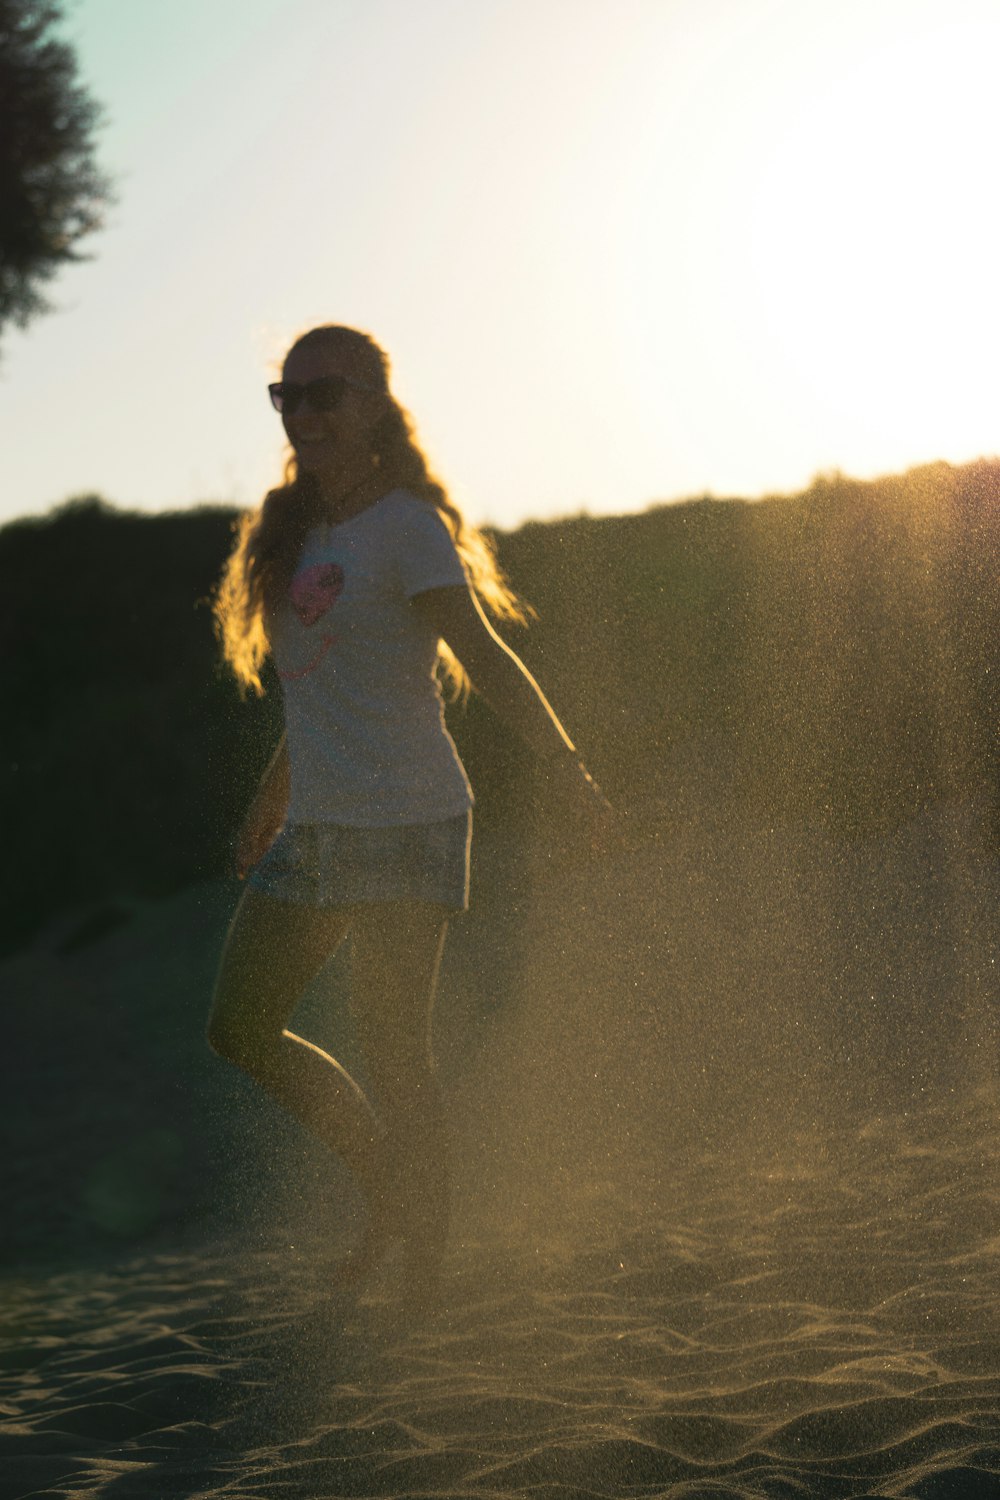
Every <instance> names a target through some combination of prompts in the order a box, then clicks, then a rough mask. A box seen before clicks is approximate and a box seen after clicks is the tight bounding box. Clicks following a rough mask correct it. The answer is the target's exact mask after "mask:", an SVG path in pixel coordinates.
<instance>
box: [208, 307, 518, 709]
mask: <svg viewBox="0 0 1000 1500" xmlns="http://www.w3.org/2000/svg"><path fill="white" fill-rule="evenodd" d="M312 346H324V347H327V348H330V349H332V350H336V352H337V353H338V354H345V355H346V356H347V357H348V359H349V361H350V363H351V365H352V367H353V368H354V369H355V370H356V372H357V376H358V378H359V379H360V380H362V381H364V383H365V384H366V385H368V386H370V387H371V388H372V389H374V390H377V391H379V392H380V393H381V394H382V395H383V396H384V398H385V402H386V407H385V411H384V413H383V415H382V417H381V418H380V419H379V421H378V423H377V424H376V427H375V429H374V432H373V435H372V450H373V451H372V457H373V462H374V463H375V464H377V466H378V470H379V473H380V475H381V476H382V477H383V478H384V480H385V490H386V492H388V491H389V490H391V489H405V490H409V491H410V493H411V494H414V495H417V496H419V497H420V499H422V500H426V501H427V503H428V504H429V505H433V506H434V508H435V509H436V510H437V511H438V512H439V513H440V515H441V517H442V519H443V521H444V523H445V525H446V526H447V527H448V530H449V531H450V532H451V535H452V538H453V540H454V542H455V547H456V550H457V551H458V554H459V556H460V557H461V559H462V561H463V563H464V564H465V569H466V572H467V574H468V576H469V580H470V583H471V584H472V587H473V589H474V590H475V592H476V595H477V596H478V598H479V599H480V601H481V602H482V603H483V605H485V607H486V608H487V609H488V610H489V611H490V612H491V613H492V614H493V615H495V616H496V617H498V618H501V619H508V620H516V621H518V622H519V623H521V624H525V623H526V621H527V617H528V614H529V613H530V610H529V608H528V606H527V605H525V604H524V603H523V602H522V601H521V600H520V599H519V598H518V597H517V595H516V594H515V593H514V591H513V589H512V588H511V586H510V584H509V583H508V582H507V580H506V578H505V577H504V576H503V574H502V573H501V571H500V568H499V566H498V564H497V559H496V554H495V552H494V549H493V545H492V542H491V541H490V539H489V538H488V537H487V536H485V535H484V534H483V533H482V532H481V531H479V530H478V529H477V528H476V527H475V526H472V525H470V524H469V522H468V521H466V520H465V518H464V517H463V515H462V513H461V511H460V510H459V508H458V506H457V505H455V504H454V502H453V501H452V500H451V499H450V498H449V496H448V494H447V492H446V490H445V488H444V486H443V485H442V484H441V483H440V481H439V480H438V479H436V478H435V477H434V475H433V474H432V473H431V472H430V470H429V468H428V466H427V460H426V458H425V457H424V455H423V453H422V452H421V449H420V446H419V444H418V442H417V437H416V432H415V429H414V426H413V422H412V420H411V418H410V417H409V415H408V413H407V412H405V411H404V410H403V408H402V407H401V406H400V405H399V403H398V402H397V401H396V400H395V398H394V397H393V395H392V393H391V391H390V389H389V371H390V367H389V359H388V356H387V355H386V353H385V351H384V350H382V349H381V348H379V346H378V344H377V343H376V342H375V340H374V339H372V338H371V337H369V335H368V334H366V333H361V332H359V331H358V330H357V329H354V328H344V327H341V326H340V325H337V324H328V325H323V326H320V327H318V328H312V329H310V330H309V331H308V333H304V334H302V335H301V337H300V338H298V339H296V341H295V343H294V344H293V345H292V348H293V349H302V348H307V347H312ZM289 353H291V350H290V351H289ZM322 519H323V514H322V496H321V494H320V489H319V485H318V484H317V482H316V480H315V479H314V478H313V476H312V475H310V474H306V473H300V472H299V469H298V465H297V463H296V460H295V455H294V453H292V454H291V455H290V456H289V457H288V459H287V460H286V463H285V476H284V483H283V484H280V485H278V486H277V487H276V488H275V489H272V490H269V491H268V493H267V494H266V495H265V497H264V499H263V501H262V503H261V504H260V505H259V506H258V507H257V509H256V510H251V511H247V512H245V513H244V514H243V515H242V516H241V517H240V518H239V519H238V521H237V522H236V523H235V526H234V530H235V533H236V540H235V544H234V546H233V550H232V552H231V553H230V555H229V559H228V561H227V562H226V566H225V568H224V570H223V574H222V577H221V579H220V581H219V585H218V588H217V589H216V592H215V597H214V600H213V613H214V615H215V626H216V634H217V636H218V638H219V641H220V643H221V646H222V651H223V656H224V658H225V660H226V661H227V662H228V663H229V665H230V667H231V668H232V670H233V672H234V674H235V676H236V680H237V682H238V683H239V686H240V691H241V692H242V693H245V692H246V690H247V689H248V688H252V689H253V691H254V692H255V693H258V694H263V691H264V689H263V685H262V683H261V675H260V674H261V668H262V666H263V664H264V661H265V659H266V657H267V655H268V652H269V650H270V640H269V636H268V626H269V621H270V620H271V619H272V617H273V615H274V612H275V610H276V609H277V608H278V606H279V604H280V603H281V601H282V599H283V598H284V596H285V594H286V593H287V591H288V587H289V585H290V583H291V581H292V576H293V574H294V572H295V567H296V563H297V562H298V559H299V555H300V553H301V551H302V545H303V543H304V541H305V538H306V533H307V532H308V531H309V530H310V529H311V528H312V527H313V526H316V525H318V524H320V522H321V521H322ZM438 664H439V668H440V670H441V672H442V675H443V677H444V678H445V681H446V682H447V683H448V685H449V686H450V688H451V689H452V691H453V692H454V693H455V694H459V693H462V692H464V691H466V690H467V688H468V681H467V678H466V676H465V673H464V672H463V671H462V667H461V665H460V663H459V662H458V661H457V660H456V658H455V656H454V655H453V653H452V652H451V651H450V650H449V649H448V647H447V646H446V645H445V644H444V642H443V641H442V642H441V645H440V648H439V659H438Z"/></svg>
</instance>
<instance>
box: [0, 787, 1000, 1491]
mask: <svg viewBox="0 0 1000 1500" xmlns="http://www.w3.org/2000/svg"><path fill="white" fill-rule="evenodd" d="M976 827H977V820H976V814H975V810H974V809H970V808H940V809H935V810H934V811H933V812H932V813H929V814H926V815H924V816H923V817H922V818H920V819H916V820H914V822H913V823H912V824H910V825H908V826H907V827H905V828H901V829H896V830H890V831H888V832H887V833H886V834H885V836H884V837H883V838H881V839H880V840H879V841H878V843H877V844H876V843H872V842H869V843H867V844H864V843H850V842H847V841H840V842H838V841H837V840H836V839H834V838H832V837H830V838H827V839H825V840H822V839H817V838H816V837H815V836H810V837H809V838H808V839H803V838H801V837H799V836H798V835H795V834H792V833H790V832H789V831H788V830H780V829H773V828H772V829H758V830H755V831H753V832H752V833H748V832H744V833H742V834H740V835H739V836H737V835H735V834H734V833H732V832H731V831H727V830H726V829H725V828H724V827H719V826H715V827H713V826H709V825H708V824H706V823H703V824H702V825H701V826H700V828H699V830H698V836H697V837H696V838H695V837H690V838H687V839H685V838H675V837H666V836H665V837H662V838H654V837H647V838H645V839H643V840H639V841H638V842H637V844H636V845H635V846H634V847H633V848H632V850H631V851H630V853H629V855H628V857H627V859H624V858H623V859H622V860H620V861H619V862H618V863H617V865H614V866H613V867H612V868H610V869H606V870H604V871H602V872H601V874H600V876H599V877H598V876H595V874H594V873H593V871H589V872H588V871H574V870H572V869H568V868H562V869H554V868H553V867H552V862H551V861H550V860H548V858H547V857H546V856H545V855H544V853H542V854H538V853H537V851H536V855H535V856H533V857H531V858H530V859H528V860H527V861H526V862H519V861H520V856H518V855H517V854H514V855H511V854H510V851H507V853H506V854H503V853H502V851H501V852H500V853H498V852H497V851H495V850H494V851H493V854H494V855H495V856H496V857H495V858H494V859H492V861H491V862H490V863H489V864H487V863H486V862H485V861H484V863H483V864H482V867H481V869H480V871H479V875H478V882H479V895H480V901H479V903H478V909H477V911H476V912H475V913H474V914H473V915H470V917H469V918H467V919H465V921H464V923H460V924H458V925H457V926H456V929H455V932H454V934H453V939H452V944H451V950H450V953H449V957H448V963H447V966H446V970H445V974H444V976H443V981H442V993H441V1003H440V1008H439V1016H438V1023H437V1036H438V1051H439V1055H440V1063H441V1069H442V1073H443V1077H444V1081H445V1084H446V1087H447V1091H448V1095H449V1099H450V1101H451V1107H452V1116H453V1130H454V1135H455V1143H456V1156H457V1160H458V1164H459V1184H458V1192H457V1205H456V1214H455V1230H454V1234H453V1239H452V1244H451V1247H450V1249H449V1253H448V1261H447V1274H446V1281H445V1295H444V1305H443V1307H442V1308H441V1310H440V1311H439V1312H438V1313H436V1314H435V1315H433V1316H431V1317H428V1318H424V1319H422V1320H412V1319H409V1318H408V1317H407V1313H406V1309H405V1307H403V1306H402V1305H401V1304H400V1303H399V1301H398V1299H397V1298H396V1296H395V1291H394V1287H393V1284H392V1281H391V1278H390V1279H387V1280H385V1281H384V1282H383V1283H382V1284H380V1285H379V1286H377V1287H376V1288H374V1289H373V1290H372V1291H371V1292H370V1293H369V1294H367V1295H366V1296H365V1297H362V1298H360V1299H359V1298H358V1297H356V1296H350V1295H347V1294H345V1293H342V1292H331V1290H330V1283H331V1273H332V1272H333V1270H334V1268H335V1266H336V1263H337V1260H338V1258H339V1256H340V1255H341V1254H342V1253H343V1250H344V1249H345V1247H346V1246H347V1245H348V1244H350V1243H351V1241H352V1239H353V1237H354V1236H356V1234H357V1229H358V1215H357V1204H356V1200H355V1199H354V1197H353V1194H352V1191H351V1188H350V1185H349V1183H348V1182H347V1181H346V1180H345V1177H344V1175H343V1173H342V1172H341V1171H340V1169H339V1168H338V1167H337V1166H336V1164H334V1163H332V1162H330V1161H329V1160H328V1159H326V1158H325V1157H324V1156H323V1154H322V1153H321V1152H320V1151H319V1150H318V1148H314V1147H312V1146H311V1145H310V1144H309V1143H308V1142H306V1141H304V1140H303V1138H302V1137H301V1136H300V1135H299V1133H298V1132H297V1131H296V1130H295V1129H293V1128H292V1127H291V1126H290V1125H288V1124H287V1123H286V1122H285V1121H284V1120H283V1119H282V1118H281V1117H280V1116H279V1115H278V1113H277V1112H276V1111H275V1110H273V1109H272V1108H271V1107H270V1106H269V1105H268V1104H267V1103H266V1101H262V1100H260V1099H259V1098H258V1097H257V1096H256V1095H255V1093H254V1092H253V1091H252V1090H251V1089H250V1088H249V1087H246V1086H244V1084H243V1083H242V1081H241V1080H240V1079H239V1078H238V1077H237V1076H235V1075H232V1074H231V1072H230V1071H229V1070H227V1069H225V1068H224V1066H223V1065H222V1064H221V1063H220V1062H218V1060H216V1059H214V1058H212V1057H211V1056H210V1055H209V1054H208V1053H207V1052H206V1050H205V1048H204V1044H203V1041H202V1017H203V1014H204V1010H205V1007H206V1005H207V997H208V994H209V992H210V988H211V981H212V973H213V970H214V965H215V959H216V955H217V951H218V945H219V942H220V939H221V934H222V932H223V931H224V928H225V922H226V920H227V917H228V913H229V911H230V910H231V907H232V902H233V898H234V892H233V890H232V889H231V888H230V887H228V886H225V885H217V886H207V887H203V888H201V889H199V890H197V891H192V892H188V893H185V894H184V895H183V896H180V897H177V898H175V899H174V900H172V901H170V902H164V903H160V904H157V905H150V906H148V907H146V908H143V909H132V910H130V911H128V912H122V913H120V914H119V916H121V918H122V920H121V921H120V922H119V925H117V926H113V925H112V924H113V922H114V920H115V914H114V913H109V912H103V913H100V912H97V913H89V914H76V916H75V917H74V918H73V919H72V920H71V919H69V918H66V919H64V920H62V922H61V923H60V924H54V925H53V927H52V928H51V929H50V930H49V931H48V932H47V933H46V934H45V935H44V936H43V938H42V939H40V941H39V942H38V943H37V944H36V945H35V947H34V948H33V949H32V950H30V951H29V952H26V953H24V954H21V955H19V956H17V957H16V958H14V959H10V960H8V961H7V962H6V963H5V964H4V965H3V968H2V971H0V979H2V982H3V986H4V992H5V995H6V996H7V997H9V1002H10V1005H9V1012H8V1013H9V1015H10V1017H11V1022H10V1026H11V1039H12V1045H11V1046H10V1047H9V1048H8V1050H7V1052H6V1054H5V1062H4V1074H3V1077H4V1089H5V1098H6V1100H7V1105H8V1108H7V1110H6V1114H7V1117H8V1120H9V1122H10V1131H9V1136H8V1139H9V1142H10V1143H11V1145H10V1146H9V1147H8V1155H7V1158H6V1161H5V1165H4V1177H5V1182H4V1186H5V1196H6V1200H7V1202H8V1204H9V1205H10V1206H11V1209H12V1211H11V1212H9V1214H8V1215H7V1216H6V1217H7V1224H6V1234H5V1246H4V1270H3V1279H2V1282H0V1290H2V1300H0V1309H2V1319H3V1325H4V1336H5V1343H4V1347H3V1356H2V1412H3V1420H2V1423H0V1496H2V1497H3V1500H27V1497H40V1496H47V1497H57V1496H58V1497H71V1496H83V1495H88V1496H90V1495H94V1496H102V1497H104V1496H106V1497H109V1500H129V1497H132V1496H143V1497H147V1496H149V1497H166V1496H178V1497H198V1496H206V1497H207V1496H223V1495H225V1496H233V1497H243V1496H257V1495H261V1496H264V1495H268V1496H274V1497H282V1500H284V1497H323V1496H327V1495H329V1496H334V1495H356V1496H362V1495H364V1496H367V1495H386V1496H432V1495H433V1496H448V1497H456V1500H457V1497H462V1496H479V1495H483V1496H490V1497H499V1496H517V1497H524V1496H532V1497H549V1496H553V1497H554V1496H560V1497H572V1496H620V1495H637V1496H639V1495H641V1496H669V1497H672V1500H680V1497H694V1496H698V1497H714V1500H723V1497H726V1500H728V1497H739V1500H759V1497H769V1500H770V1497H775V1500H777V1497H781V1500H786V1497H787V1500H792V1497H802V1496H807V1497H808V1496H814V1495H815V1496H821V1497H831V1500H834V1497H848V1496H851V1497H863V1496H896V1497H913V1500H980V1497H982V1500H986V1497H990V1500H992V1497H996V1496H998V1495H1000V1299H998V1297H997V1287H998V1277H997V1272H998V1269H1000V1212H998V1210H1000V1172H998V1167H997V1161H998V1146H1000V1126H998V1119H1000V1116H998V1113H997V1102H998V1100H997V1087H996V1079H997V1070H996V998H997V993H996V991H997V982H996V963H997V944H996V923H997V909H998V902H997V896H998V885H1000V881H998V872H997V864H996V861H995V858H994V857H993V856H992V854H991V853H990V851H988V850H984V849H983V848H982V847H981V845H980V844H979V843H978V842H977V836H976ZM487 852H489V851H487ZM481 857H482V856H481ZM505 860H507V862H508V866H510V867H506V866H505ZM511 862H512V863H511ZM496 872H499V873H496ZM512 872H513V873H512ZM491 882H492V883H491ZM343 990H344V975H343V973H342V969H341V968H338V967H337V966H334V969H333V970H331V972H330V973H329V974H328V975H327V976H326V977H325V979H324V980H323V981H322V982H321V983H320V984H318V985H317V986H316V987H315V989H314V992H313V993H311V994H310V995H309V996H307V997H306V1000H305V1002H304V1005H303V1010H302V1016H303V1020H302V1022H300V1025H301V1026H302V1029H304V1030H306V1031H307V1034H310V1035H314V1036H315V1037H316V1039H317V1040H319V1041H322V1042H324V1043H326V1044H329V1045H333V1044H334V1043H336V1044H337V1047H338V1050H339V1052H340V1054H341V1055H342V1056H344V1057H345V1059H346V1060H347V1061H348V1063H349V1064H350V1065H353V1066H358V1061H357V1059H356V1058H355V1057H352V1054H351V1047H352V1043H351V1039H350V1035H349V1028H347V1026H346V1022H345V1016H344V1006H343Z"/></svg>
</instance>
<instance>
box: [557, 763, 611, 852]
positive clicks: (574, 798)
mask: <svg viewBox="0 0 1000 1500" xmlns="http://www.w3.org/2000/svg"><path fill="white" fill-rule="evenodd" d="M541 775H542V781H543V786H544V801H545V804H546V806H547V809H548V810H549V811H550V812H551V814H552V815H553V817H554V819H555V821H556V823H557V827H558V831H559V835H560V839H562V837H563V836H565V841H566V843H567V844H568V845H569V846H570V848H571V849H579V848H581V847H583V848H585V849H587V850H588V851H589V853H591V854H593V855H595V856H598V855H608V854H611V853H613V852H614V850H615V849H617V848H618V847H619V846H620V844H621V829H620V827H619V823H618V817H617V814H616V813H615V810H614V808H613V807H612V806H611V803H610V802H609V801H608V799H607V797H605V795H604V793H603V792H602V791H601V789H600V787H599V786H598V785H597V782H596V781H595V780H594V778H593V777H592V776H591V774H590V772H589V771H588V770H587V768H586V766H585V765H584V764H583V762H582V761H581V760H578V759H577V758H576V756H575V755H572V754H566V755H558V756H555V757H553V758H546V759H545V760H544V761H543V762H542V764H541Z"/></svg>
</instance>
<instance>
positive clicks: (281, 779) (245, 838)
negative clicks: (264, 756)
mask: <svg viewBox="0 0 1000 1500" xmlns="http://www.w3.org/2000/svg"><path fill="white" fill-rule="evenodd" d="M290 792H291V775H290V772H289V769H288V745H287V742H286V738H285V736H284V735H282V736H281V739H280V740H279V741H278V748H277V750H275V752H274V754H273V755H272V757H271V759H270V761H269V762H268V765H267V769H266V770H265V772H264V774H263V776H262V777H261V778H260V785H259V786H258V788H257V791H256V792H255V793H254V798H253V801H252V802H251V803H250V807H249V809H248V811H247V815H246V817H245V818H244V820H243V825H242V827H241V829H240V832H239V835H238V836H237V840H236V873H237V875H238V876H239V878H240V879H241V880H242V879H243V878H244V876H245V875H246V873H247V871H248V870H250V869H252V868H253V866H254V865H255V864H256V863H257V861H258V860H259V859H261V858H263V856H264V855H265V854H266V853H267V851H268V849H270V847H271V845H272V844H273V843H274V840H275V838H276V836H277V834H278V832H279V830H280V829H281V828H282V826H283V825H284V822H285V818H286V816H287V814H288V798H289V794H290Z"/></svg>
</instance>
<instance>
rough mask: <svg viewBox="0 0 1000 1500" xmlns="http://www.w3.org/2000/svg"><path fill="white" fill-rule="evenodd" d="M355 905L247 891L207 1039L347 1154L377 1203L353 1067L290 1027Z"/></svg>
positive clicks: (375, 1141) (373, 1125)
mask: <svg viewBox="0 0 1000 1500" xmlns="http://www.w3.org/2000/svg"><path fill="white" fill-rule="evenodd" d="M351 921H352V913H351V910H350V909H349V908H347V907H334V908H330V909H329V910H325V911H324V910H318V909H316V908H313V907H308V906H300V905H297V904H295V903H293V902H288V901H278V900H276V899H275V898H274V897H271V896H264V895H261V894H259V893H258V892H256V891H252V890H250V891H247V892H245V894H244V896H243V898H242V900H241V902H240V905H239V907H238V908H237V912H236V915H235V917H234V918H233V922H232V925H231V927H230V929H229V936H228V938H227V941H226V947H225V950H224V952H223V956H222V964H221V967H220V970H219V977H218V981H217V983H216V989H215V999H214V1002H213V1007H212V1015H211V1019H210V1020H209V1024H208V1040H209V1044H210V1045H211V1046H212V1048H213V1049H214V1050H215V1051H216V1052H218V1053H219V1055H220V1056H222V1057H225V1058H227V1059H228V1060H229V1061H230V1062H233V1063H235V1064H236V1065H237V1067H240V1068H242V1069H243V1070H244V1071H245V1072H246V1073H248V1074H249V1075H250V1077H251V1078H253V1079H254V1080H255V1082H257V1083H259V1084H260V1085H261V1087H262V1088H264V1089H266V1090H267V1092H268V1093H269V1094H270V1095H271V1096H272V1098H274V1099H276V1100H277V1101H278V1103H280V1104H282V1105H283V1106H284V1107H285V1108H286V1109H287V1110H288V1111H289V1113H291V1114H293V1115H294V1116H295V1117H296V1118H297V1119H298V1120H300V1121H301V1122H302V1124H303V1125H304V1126H305V1127H306V1129H307V1130H309V1131H310V1132H311V1133H312V1134H313V1135H314V1136H316V1137H317V1138H318V1139H319V1140H321V1141H322V1142H323V1143H324V1145H327V1146H329V1147H330V1149H331V1150H332V1151H335V1152H336V1153H337V1154H338V1155H339V1156H341V1157H342V1158H343V1160H344V1161H345V1162H346V1164H347V1165H348V1166H349V1167H350V1168H351V1170H352V1171H353V1172H354V1174H355V1176H356V1177H357V1178H358V1180H359V1183H360V1185H361V1187H362V1189H363V1190H364V1192H365V1194H366V1197H368V1199H369V1203H371V1201H372V1199H374V1198H379V1197H381V1196H382V1195H383V1182H382V1171H383V1162H384V1159H385V1157H384V1152H383V1150H382V1145H381V1136H382V1131H381V1128H380V1126H379V1122H378V1119H377V1117H376V1115H375V1112H374V1110H373V1109H372V1106H371V1104H370V1103H369V1101H368V1099H367V1098H366V1096H365V1094H364V1092H363V1091H362V1089H361V1088H359V1086H358V1085H357V1083H355V1081H354V1079H353V1078H352V1077H351V1076H350V1074H349V1073H348V1072H347V1071H346V1070H345V1069H344V1068H342V1067H341V1065H340V1064H339V1063H338V1062H337V1061H336V1060H335V1059H334V1058H332V1057H330V1056H329V1054H328V1053H326V1052H324V1051H322V1049H321V1048H319V1047H316V1046H314V1045H313V1043H312V1042H308V1041H306V1040H305V1039H304V1038H303V1037H300V1036H296V1035H295V1033H294V1032H291V1031H287V1030H286V1029H285V1022H286V1021H287V1020H288V1018H289V1017H290V1016H291V1014H292V1012H293V1010H294V1009H295V1007H296V1005H297V1004H298V1002H299V999H300V997H301V995H302V992H303V991H304V989H305V988H306V986H307V985H308V983H309V982H310V980H311V979H313V978H314V977H315V975H316V974H317V973H318V972H319V970H320V969H321V968H322V967H323V965H324V963H325V962H326V961H327V959H328V958H329V957H330V956H331V955H332V954H333V953H334V952H335V951H336V949H337V948H338V947H339V946H340V944H341V942H342V941H343V939H344V937H345V936H346V935H347V932H348V931H349V929H350V926H351Z"/></svg>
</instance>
